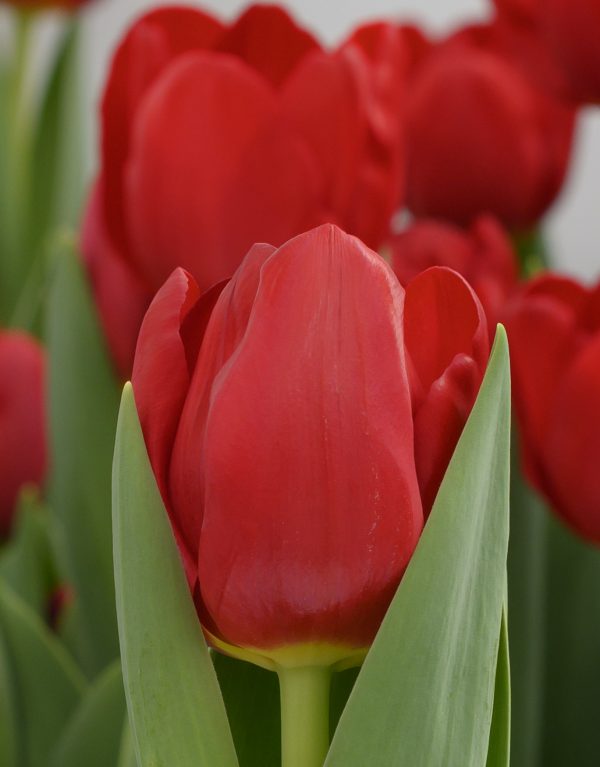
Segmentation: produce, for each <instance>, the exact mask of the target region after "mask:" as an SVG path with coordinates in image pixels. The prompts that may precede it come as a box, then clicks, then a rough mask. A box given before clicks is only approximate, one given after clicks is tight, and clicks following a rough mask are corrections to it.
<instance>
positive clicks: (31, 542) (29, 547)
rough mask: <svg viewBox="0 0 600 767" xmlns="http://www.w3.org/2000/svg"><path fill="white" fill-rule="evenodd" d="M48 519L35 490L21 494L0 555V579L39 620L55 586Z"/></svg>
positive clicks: (46, 511) (44, 611) (44, 613)
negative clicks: (9, 531)
mask: <svg viewBox="0 0 600 767" xmlns="http://www.w3.org/2000/svg"><path fill="white" fill-rule="evenodd" d="M49 523H50V517H49V513H48V510H47V509H46V508H45V507H44V506H43V504H42V503H41V502H40V500H39V497H38V495H37V492H36V491H35V490H26V491H24V492H23V493H22V494H21V498H20V500H19V507H18V510H17V514H16V522H15V526H14V530H13V532H12V535H11V538H10V540H9V542H8V544H7V545H6V547H5V548H4V549H3V550H2V553H1V555H0V577H2V578H3V579H4V580H5V582H6V583H8V585H9V586H10V587H11V588H12V589H13V591H14V592H15V593H16V594H18V595H19V596H20V597H21V599H23V600H24V601H25V602H26V603H27V604H28V605H29V606H30V607H31V608H32V609H33V610H34V611H35V612H36V613H37V614H38V615H40V616H41V617H42V618H43V617H45V616H46V614H47V610H48V602H49V599H50V596H51V594H52V591H53V589H54V587H55V586H56V585H57V573H56V563H55V561H54V552H53V549H52V543H51V539H50V530H49Z"/></svg>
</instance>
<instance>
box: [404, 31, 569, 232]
mask: <svg viewBox="0 0 600 767" xmlns="http://www.w3.org/2000/svg"><path fill="white" fill-rule="evenodd" d="M498 37H499V36H497V35H496V34H493V35H491V34H490V35H488V34H483V33H482V30H481V29H478V28H470V29H468V30H466V31H463V32H461V33H459V34H458V35H457V36H456V37H455V38H450V39H448V40H447V41H446V42H444V43H442V44H440V45H439V46H438V47H437V48H436V49H435V50H434V52H433V53H432V54H431V55H430V56H429V57H428V60H427V61H426V62H424V63H423V64H422V66H421V67H420V68H419V71H418V73H417V75H416V77H415V79H414V81H413V83H412V86H411V89H410V96H409V104H408V107H407V109H408V116H407V121H408V124H407V134H408V136H407V142H408V147H407V157H408V176H407V202H408V206H409V208H410V209H411V210H412V211H413V212H414V213H415V214H416V215H418V216H433V217H439V218H445V219H448V220H450V221H453V222H455V223H457V224H461V225H464V226H466V225H468V224H469V223H470V222H471V221H472V220H473V219H474V218H476V217H477V216H478V215H479V214H481V213H491V214H493V215H495V216H496V217H497V218H498V219H499V220H500V221H502V223H503V224H504V225H505V226H507V227H508V228H509V229H513V230H524V229H528V228H530V227H533V226H535V225H536V223H537V221H538V220H539V219H540V217H541V216H542V215H543V214H544V212H545V211H546V210H547V209H548V207H549V206H550V205H551V203H552V202H553V201H554V199H555V197H556V196H557V194H558V192H559V191H560V189H561V186H562V183H563V179H564V176H565V172H566V169H567V166H568V160H569V155H570V149H571V141H572V131H573V111H572V109H571V108H569V107H568V106H566V105H565V104H564V103H561V102H560V101H559V100H558V99H557V98H556V97H554V96H552V95H551V94H550V93H549V92H547V91H546V90H544V89H542V88H541V87H540V86H539V84H538V83H537V82H536V81H535V78H534V77H533V76H532V72H535V73H536V77H541V76H542V74H541V72H542V67H543V68H544V70H545V69H546V68H547V66H548V63H547V61H545V60H544V62H543V64H542V62H538V57H537V56H536V57H535V61H532V56H533V52H532V51H529V53H527V55H525V53H522V58H521V57H520V58H519V59H518V60H516V61H515V58H514V56H513V55H511V56H509V55H507V52H508V51H509V50H513V51H514V50H515V47H518V49H519V50H520V51H521V50H522V48H523V46H522V45H519V46H517V45H516V43H515V44H514V46H515V47H513V45H512V44H509V43H508V42H507V40H506V38H504V39H503V40H502V42H501V44H500V42H498ZM525 58H526V59H527V68H525V67H524V66H523V60H524V59H525ZM538 64H539V71H538Z"/></svg>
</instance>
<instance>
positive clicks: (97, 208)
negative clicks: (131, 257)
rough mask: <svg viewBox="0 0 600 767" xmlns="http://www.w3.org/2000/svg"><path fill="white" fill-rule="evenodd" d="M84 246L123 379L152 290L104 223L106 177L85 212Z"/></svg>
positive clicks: (112, 348) (118, 368) (102, 315)
mask: <svg viewBox="0 0 600 767" xmlns="http://www.w3.org/2000/svg"><path fill="white" fill-rule="evenodd" d="M81 248H82V252H83V256H84V259H85V264H86V267H87V270H88V273H89V276H90V280H91V283H92V289H93V291H94V298H95V300H96V306H97V308H98V312H99V314H100V320H101V322H102V327H103V329H104V334H105V336H106V340H107V342H108V346H109V348H110V351H111V354H112V357H113V360H114V363H115V366H116V368H117V371H118V373H119V375H120V377H121V379H122V380H124V381H126V380H127V379H128V378H129V377H130V375H131V369H132V366H133V355H134V352H135V345H136V342H137V337H138V333H139V330H140V325H141V324H142V320H143V318H144V314H145V313H146V309H147V308H148V306H149V305H150V301H151V300H152V292H151V291H150V289H149V288H148V287H146V285H145V284H144V283H143V282H142V280H140V279H139V278H138V276H137V275H136V274H135V272H134V271H133V270H132V269H131V267H130V266H129V265H128V264H127V263H126V262H125V260H124V259H123V258H121V255H120V254H119V253H118V252H117V250H116V248H115V247H114V246H113V244H112V241H111V240H110V238H109V235H108V232H107V230H106V227H105V223H104V216H103V210H102V180H101V179H100V180H99V181H97V182H96V184H95V186H94V188H93V190H92V193H91V195H90V199H89V202H88V208H87V212H86V215H85V220H84V224H83V233H82V240H81Z"/></svg>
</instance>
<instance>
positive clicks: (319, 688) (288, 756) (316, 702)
mask: <svg viewBox="0 0 600 767" xmlns="http://www.w3.org/2000/svg"><path fill="white" fill-rule="evenodd" d="M278 673H279V688H280V694H281V764H282V767H323V764H324V762H325V757H326V756H327V751H328V750H329V689H330V684H331V671H330V669H328V668H326V667H317V666H313V667H308V668H281V669H279V672H278Z"/></svg>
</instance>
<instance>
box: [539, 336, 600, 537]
mask: <svg viewBox="0 0 600 767" xmlns="http://www.w3.org/2000/svg"><path fill="white" fill-rule="evenodd" d="M599 392H600V335H596V336H595V338H594V339H593V340H592V341H591V342H590V343H589V344H587V345H586V346H585V348H584V349H583V351H582V352H581V354H580V355H579V356H578V357H577V358H576V359H575V360H574V362H573V363H572V364H571V366H570V367H569V369H568V372H567V373H566V376H565V378H564V380H563V381H562V382H561V384H560V386H559V389H558V391H557V394H556V398H555V401H554V406H553V409H552V413H551V415H550V419H551V420H550V424H549V428H548V430H547V437H546V439H544V440H543V441H542V443H541V444H540V446H539V447H540V451H541V453H542V460H543V465H544V469H545V487H544V489H545V490H546V492H547V493H549V495H550V500H551V501H552V502H553V503H554V506H555V508H556V511H558V512H559V513H560V514H561V515H562V516H563V517H564V518H565V519H566V520H567V521H568V522H569V523H570V524H571V525H572V526H573V527H574V528H575V529H576V530H578V531H579V533H580V534H582V535H583V536H584V537H586V538H588V539H590V540H591V541H593V542H594V543H597V544H600V471H598V466H599V465H600V447H599V442H598V435H599V434H600V397H599V395H598V393H599Z"/></svg>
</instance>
